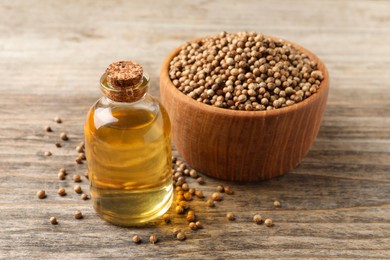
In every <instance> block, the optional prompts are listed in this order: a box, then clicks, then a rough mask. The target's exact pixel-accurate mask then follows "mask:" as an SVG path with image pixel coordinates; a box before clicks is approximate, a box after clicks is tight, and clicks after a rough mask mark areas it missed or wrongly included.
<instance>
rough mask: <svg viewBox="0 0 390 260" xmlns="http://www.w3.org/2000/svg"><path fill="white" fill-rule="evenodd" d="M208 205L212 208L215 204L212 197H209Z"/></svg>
mask: <svg viewBox="0 0 390 260" xmlns="http://www.w3.org/2000/svg"><path fill="white" fill-rule="evenodd" d="M206 204H207V206H208V207H210V208H212V207H214V206H215V202H214V201H213V200H212V199H208V200H207V202H206Z"/></svg>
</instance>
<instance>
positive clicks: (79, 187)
mask: <svg viewBox="0 0 390 260" xmlns="http://www.w3.org/2000/svg"><path fill="white" fill-rule="evenodd" d="M73 190H74V191H75V192H76V193H82V192H83V190H82V189H81V186H80V185H76V186H74V187H73Z"/></svg>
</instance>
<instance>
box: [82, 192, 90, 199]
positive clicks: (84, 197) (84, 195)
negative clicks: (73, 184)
mask: <svg viewBox="0 0 390 260" xmlns="http://www.w3.org/2000/svg"><path fill="white" fill-rule="evenodd" d="M81 198H82V199H83V200H87V199H89V196H88V195H87V194H85V193H83V194H81Z"/></svg>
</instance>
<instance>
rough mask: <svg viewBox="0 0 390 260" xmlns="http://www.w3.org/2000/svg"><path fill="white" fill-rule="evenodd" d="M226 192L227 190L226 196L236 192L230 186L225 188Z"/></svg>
mask: <svg viewBox="0 0 390 260" xmlns="http://www.w3.org/2000/svg"><path fill="white" fill-rule="evenodd" d="M224 190H225V193H226V194H229V195H231V194H233V193H234V191H233V190H232V187H230V186H226V187H225V188H224Z"/></svg>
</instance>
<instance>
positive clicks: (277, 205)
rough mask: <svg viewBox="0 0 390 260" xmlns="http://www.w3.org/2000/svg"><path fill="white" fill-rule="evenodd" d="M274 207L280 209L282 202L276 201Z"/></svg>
mask: <svg viewBox="0 0 390 260" xmlns="http://www.w3.org/2000/svg"><path fill="white" fill-rule="evenodd" d="M274 207H275V208H280V201H278V200H275V201H274Z"/></svg>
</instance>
